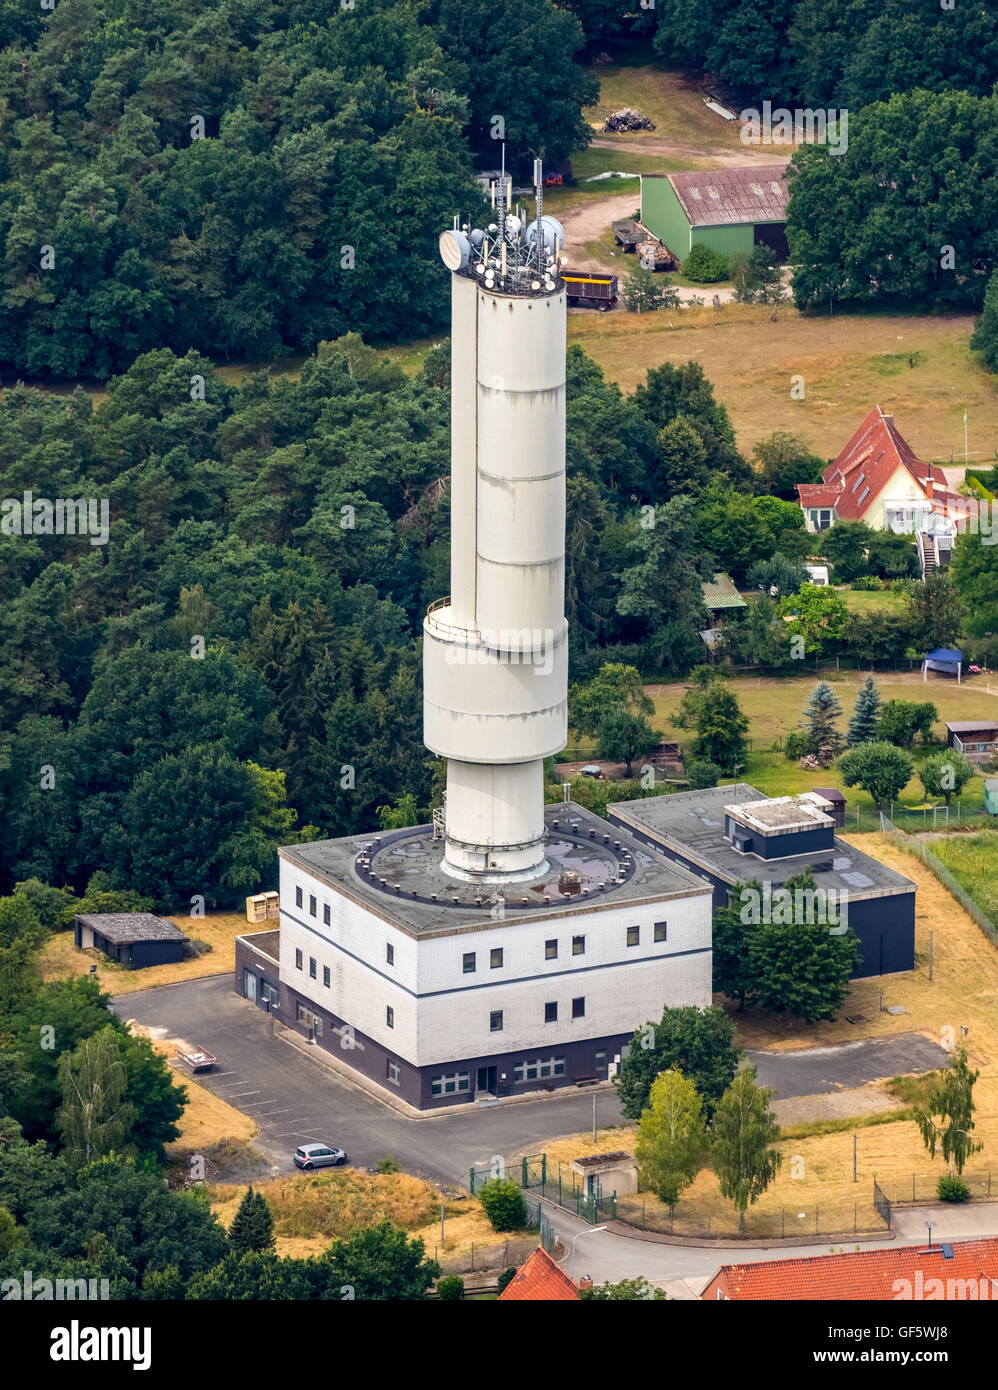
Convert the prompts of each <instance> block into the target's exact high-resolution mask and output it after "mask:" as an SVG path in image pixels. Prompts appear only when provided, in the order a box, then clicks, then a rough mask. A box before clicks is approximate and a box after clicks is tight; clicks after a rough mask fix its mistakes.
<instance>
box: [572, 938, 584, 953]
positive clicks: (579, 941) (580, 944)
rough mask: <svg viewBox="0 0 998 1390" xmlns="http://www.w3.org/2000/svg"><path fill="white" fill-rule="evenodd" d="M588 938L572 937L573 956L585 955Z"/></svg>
mask: <svg viewBox="0 0 998 1390" xmlns="http://www.w3.org/2000/svg"><path fill="white" fill-rule="evenodd" d="M585 949H586V938H585V937H584V936H573V937H572V955H573V956H581V955H583V954H584V953H585Z"/></svg>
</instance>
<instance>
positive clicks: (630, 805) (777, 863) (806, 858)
mask: <svg viewBox="0 0 998 1390" xmlns="http://www.w3.org/2000/svg"><path fill="white" fill-rule="evenodd" d="M765 800H766V798H765V797H764V796H763V794H762V792H760V791H758V790H757V789H756V788H755V787H750V786H749V785H748V783H746V782H737V783H735V784H734V785H733V786H727V787H710V788H708V789H707V790H705V791H690V792H676V793H675V794H674V795H672V796H650V797H647V798H645V799H644V800H643V801H618V802H615V803H614V804H613V805H612V806H609V807H608V808H607V809H608V811H609V812H610V813H611V814H612V815H614V816H616V817H619V818H620V820H621V821H622V822H623V823H624V824H625V825H627V826H629V827H630V828H631V829H634V830H641V831H644V832H645V833H646V834H648V835H651V836H652V837H653V839H655V840H657V841H659V842H660V843H661V844H662V845H663V846H664V847H666V848H669V849H672V850H674V851H675V852H676V853H679V854H681V855H683V856H684V857H685V858H688V859H689V860H690V861H691V862H692V863H693V864H696V865H698V866H701V867H702V868H703V869H704V870H705V871H706V872H707V873H713V874H716V875H717V877H718V878H721V879H724V881H725V882H727V883H748V882H749V881H750V880H751V879H758V881H759V882H760V883H770V884H772V885H773V887H774V888H775V887H778V886H779V885H780V884H782V883H785V882H786V880H787V879H788V878H791V877H793V875H795V874H800V873H803V872H804V870H805V869H808V868H809V869H810V870H811V873H812V874H813V875H814V881H815V884H816V885H817V887H819V888H825V889H829V888H834V889H835V890H836V891H838V892H848V894H849V897H850V898H853V899H857V900H859V899H862V898H881V897H889V896H893V895H894V894H895V893H907V892H914V890H915V884H914V883H913V882H912V881H911V879H909V878H905V877H904V875H903V874H899V873H896V872H895V870H894V869H890V868H888V867H887V865H886V864H881V862H880V860H879V859H874V858H872V856H871V855H869V854H864V853H863V851H862V850H858V849H856V848H855V847H854V846H853V845H847V844H846V843H845V842H844V841H843V840H837V839H833V841H832V845H831V846H830V847H829V848H828V849H820V850H813V849H812V850H809V851H808V852H807V853H805V854H791V855H786V856H785V857H782V858H779V859H760V858H759V857H758V856H756V855H754V854H751V853H750V854H739V852H738V851H737V850H736V849H734V848H733V847H732V845H731V844H730V843H729V842H728V841H727V840H726V839H725V838H724V810H725V807H727V806H734V807H744V806H746V805H749V806H751V805H752V803H753V802H759V801H765Z"/></svg>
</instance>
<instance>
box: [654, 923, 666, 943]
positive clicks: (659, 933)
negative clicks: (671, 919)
mask: <svg viewBox="0 0 998 1390" xmlns="http://www.w3.org/2000/svg"><path fill="white" fill-rule="evenodd" d="M668 935H669V924H668V922H656V923H655V940H656V941H666V940H667V939H668Z"/></svg>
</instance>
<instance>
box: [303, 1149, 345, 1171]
mask: <svg viewBox="0 0 998 1390" xmlns="http://www.w3.org/2000/svg"><path fill="white" fill-rule="evenodd" d="M346 1161H347V1156H346V1151H345V1150H344V1149H337V1148H336V1147H334V1146H333V1145H332V1144H302V1145H301V1147H300V1148H297V1149H295V1167H296V1168H303V1169H304V1170H305V1171H306V1172H308V1171H309V1169H311V1168H334V1167H335V1168H338V1167H339V1166H340V1165H341V1164H343V1163H346Z"/></svg>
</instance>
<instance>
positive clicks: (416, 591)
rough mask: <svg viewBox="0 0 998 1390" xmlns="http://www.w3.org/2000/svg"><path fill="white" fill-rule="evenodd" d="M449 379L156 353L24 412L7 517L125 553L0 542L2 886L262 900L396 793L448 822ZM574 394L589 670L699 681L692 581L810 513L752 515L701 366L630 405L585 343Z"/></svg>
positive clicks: (19, 394) (736, 566)
mask: <svg viewBox="0 0 998 1390" xmlns="http://www.w3.org/2000/svg"><path fill="white" fill-rule="evenodd" d="M437 274H438V276H439V274H440V272H439V271H438V272H437ZM449 380H450V374H449V349H448V347H447V345H446V343H445V344H443V345H442V346H441V347H439V348H437V349H434V350H431V351H430V352H429V354H428V355H427V357H426V359H425V362H424V365H423V368H422V370H421V371H420V373H419V374H418V375H417V376H416V377H414V378H409V377H408V376H406V374H405V373H404V372H403V371H402V370H401V368H399V367H398V366H396V365H395V364H394V363H392V362H391V361H390V360H388V359H386V358H385V357H384V356H383V355H382V354H379V353H377V352H375V351H374V350H373V349H371V348H369V347H367V346H365V345H364V344H363V342H362V341H361V340H360V339H359V338H358V337H356V336H347V337H345V338H344V339H342V340H339V341H337V342H335V343H332V344H324V345H322V347H321V348H320V351H319V352H318V354H317V355H316V356H315V357H313V358H311V359H309V361H308V362H306V364H305V367H304V370H303V371H302V373H301V376H300V378H299V379H292V378H287V377H276V378H274V377H270V376H268V374H267V373H266V372H258V373H253V374H251V375H249V376H247V377H245V378H244V379H243V382H242V384H241V385H240V387H238V388H233V387H230V386H228V385H226V384H225V382H224V381H223V380H222V379H221V378H220V377H219V376H218V375H217V374H216V373H215V372H214V371H213V368H212V364H211V363H210V362H209V361H208V360H207V359H205V358H203V357H201V356H200V355H198V354H196V353H194V352H189V353H187V354H186V355H185V356H183V357H179V356H177V355H176V354H174V353H173V352H172V351H171V350H170V349H169V348H161V349H159V350H157V351H154V352H150V353H146V354H144V355H142V356H141V357H139V358H138V360H137V361H136V362H135V363H134V364H133V365H132V366H131V367H130V368H129V370H128V371H127V372H126V373H124V374H123V375H122V376H120V377H116V378H114V379H112V380H111V382H110V383H109V387H108V396H107V399H106V401H104V402H103V403H102V405H101V407H100V409H98V410H95V409H94V407H93V402H92V399H91V397H90V396H89V395H87V394H86V393H85V392H83V391H82V390H79V389H77V390H76V391H75V392H74V393H73V394H72V395H69V396H53V395H49V394H46V393H44V392H42V391H40V390H38V389H36V388H29V387H23V386H19V387H16V388H13V389H11V390H8V391H6V392H5V393H4V395H3V399H2V401H0V497H4V498H10V499H12V500H13V499H18V498H21V497H23V494H24V493H25V492H31V493H32V494H33V497H34V498H36V499H39V498H59V497H63V498H65V497H77V496H88V497H96V498H103V499H107V500H108V502H109V514H110V517H111V521H110V530H109V535H108V543H107V544H106V545H102V544H92V542H93V541H94V540H95V539H97V538H96V537H93V536H79V535H63V536H60V535H45V534H42V535H38V534H35V535H26V534H11V533H10V527H9V524H8V523H9V520H10V518H9V516H6V515H5V520H4V525H3V527H2V528H0V592H2V596H3V608H2V610H0V728H2V729H6V730H9V731H11V733H10V734H9V735H8V736H6V737H3V738H0V765H2V766H0V814H2V815H3V817H4V821H5V827H6V833H5V835H4V839H3V850H2V853H3V862H2V872H3V880H4V882H5V883H7V884H10V883H12V882H14V881H17V880H22V879H25V878H27V877H36V878H38V879H40V880H42V881H44V882H47V883H53V884H62V883H72V884H75V885H76V886H77V887H79V888H82V887H84V886H85V885H86V883H87V882H88V880H89V878H90V876H91V875H92V874H93V872H94V871H95V870H96V869H101V870H105V871H107V872H108V873H109V874H111V875H112V877H113V878H115V879H116V880H117V881H118V883H119V884H120V885H121V886H123V887H124V886H127V887H129V888H131V889H132V890H134V891H135V892H138V893H141V894H143V895H147V896H148V897H150V898H152V899H154V900H155V901H156V902H158V903H160V905H166V904H172V905H175V904H176V903H186V902H187V901H188V900H189V898H190V896H191V895H193V894H203V895H205V896H206V898H207V901H208V904H209V905H212V904H213V903H218V902H228V901H232V900H235V899H236V898H238V897H239V895H240V893H244V892H246V891H249V889H250V888H252V887H255V886H256V884H257V883H258V882H259V879H260V875H261V873H262V872H263V871H264V868H265V867H267V866H269V865H271V863H272V859H271V856H272V853H273V844H274V841H275V838H276V839H277V840H278V842H279V841H280V839H282V838H283V839H285V840H287V839H290V838H292V837H293V825H294V823H297V826H298V827H299V831H304V828H305V827H308V826H311V827H316V828H317V829H318V830H319V831H321V832H322V833H324V834H344V833H347V832H349V831H352V830H356V829H361V828H366V827H369V826H371V825H372V824H375V823H376V820H375V812H376V809H377V807H378V806H379V805H383V804H386V803H389V802H390V801H391V800H392V799H393V797H395V796H397V795H399V794H400V793H402V792H409V793H412V794H414V795H415V797H416V799H417V801H418V804H419V805H420V806H426V805H428V804H429V802H430V796H431V787H432V781H433V772H434V768H433V764H432V763H428V762H427V753H426V750H425V749H424V747H423V745H422V736H421V731H422V724H421V705H420V692H421V671H420V650H419V644H418V634H419V631H420V624H421V621H422V615H423V613H424V611H425V608H426V605H427V604H428V603H429V602H430V601H431V600H433V599H435V598H439V597H441V596H442V595H443V594H445V593H446V592H447V589H448V583H449V578H448V539H447V537H448V524H449V511H448V506H449V499H448V492H447V487H446V479H447V475H448V471H449V418H450V417H449V411H450V402H449ZM568 382H569V393H568V424H567V433H568V470H569V478H570V482H569V492H568V534H567V549H568V557H569V558H568V577H567V585H566V588H567V595H566V600H567V612H568V616H569V621H570V624H571V631H572V641H573V655H574V662H575V665H574V676H575V678H576V679H584V678H587V677H589V676H591V675H593V674H594V673H595V671H596V670H597V669H598V667H599V665H600V664H601V663H602V662H603V661H607V660H613V659H617V660H621V659H623V660H626V661H629V662H632V663H636V664H638V665H639V666H640V667H641V668H642V669H643V670H662V671H666V672H669V671H673V672H678V671H682V670H685V669H688V667H689V665H690V664H691V662H692V661H693V660H695V659H696V655H697V647H698V645H699V639H698V637H697V635H696V634H697V629H698V628H699V627H702V626H703V621H702V611H701V607H700V591H699V584H698V579H699V577H700V575H701V573H704V574H705V573H708V572H709V571H710V569H711V567H712V565H713V564H714V563H715V562H716V563H718V564H720V565H723V566H725V567H727V568H730V569H731V570H732V571H733V572H734V573H736V574H742V573H744V570H745V567H746V565H747V563H748V562H749V559H750V557H751V556H753V555H755V556H758V555H760V554H761V555H766V554H769V553H771V552H772V551H773V550H774V549H775V548H776V545H777V541H778V539H779V536H780V534H781V532H782V531H783V530H784V528H786V527H788V526H791V527H799V525H800V524H801V514H800V512H799V509H798V508H797V507H796V506H794V505H793V504H790V503H787V502H781V501H778V500H776V499H771V501H772V502H773V503H774V504H775V507H776V508H777V511H776V513H773V512H772V509H770V510H769V511H766V509H765V508H762V509H761V510H759V511H758V513H756V511H755V510H753V509H755V508H756V506H757V501H758V499H756V498H755V497H754V496H753V490H754V487H755V482H756V480H755V477H754V475H753V473H752V470H751V468H750V466H749V465H748V464H747V463H746V462H745V460H743V459H742V458H741V457H740V456H739V454H738V453H737V450H736V449H735V445H734V431H733V429H732V426H731V423H730V421H729V420H728V417H727V413H726V412H725V410H724V409H723V407H721V406H719V405H718V404H717V403H716V401H715V400H714V397H713V393H712V391H711V389H710V385H709V383H708V382H707V381H706V379H705V378H704V376H703V372H702V370H701V369H700V368H699V367H697V366H695V365H694V364H689V365H688V366H687V367H682V368H673V367H671V366H668V365H666V366H663V367H661V368H657V369H654V370H653V371H652V372H650V373H649V374H648V381H647V383H646V384H645V385H644V386H642V387H641V388H640V389H639V391H638V392H637V393H636V395H635V396H634V397H633V398H630V399H628V398H625V397H624V396H623V395H622V393H621V392H620V390H619V388H618V387H617V386H616V385H614V384H612V383H607V382H606V381H605V380H604V379H603V376H602V373H601V372H600V370H599V368H598V367H597V366H596V365H595V364H594V363H593V362H592V361H591V360H590V359H589V358H587V357H586V356H585V355H584V354H583V353H582V351H581V350H580V349H579V348H577V347H574V348H572V349H571V351H570V353H569V361H568ZM201 383H203V387H202V385H201ZM814 463H815V461H813V460H812V461H810V463H808V460H807V459H806V457H805V459H804V460H803V462H802V465H801V466H805V467H807V466H810V467H812V468H813V466H814ZM794 469H795V465H794V463H793V461H791V462H790V465H789V467H785V468H784V475H785V476H786V474H789V473H792V472H794ZM784 480H785V478H784ZM642 508H644V509H645V510H642ZM649 509H654V510H653V511H649ZM732 517H734V518H735V524H732ZM649 520H651V522H652V523H653V524H651V525H649V524H648V523H649ZM711 550H713V554H710V553H708V552H709V551H711ZM309 833H314V831H313V832H309Z"/></svg>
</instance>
